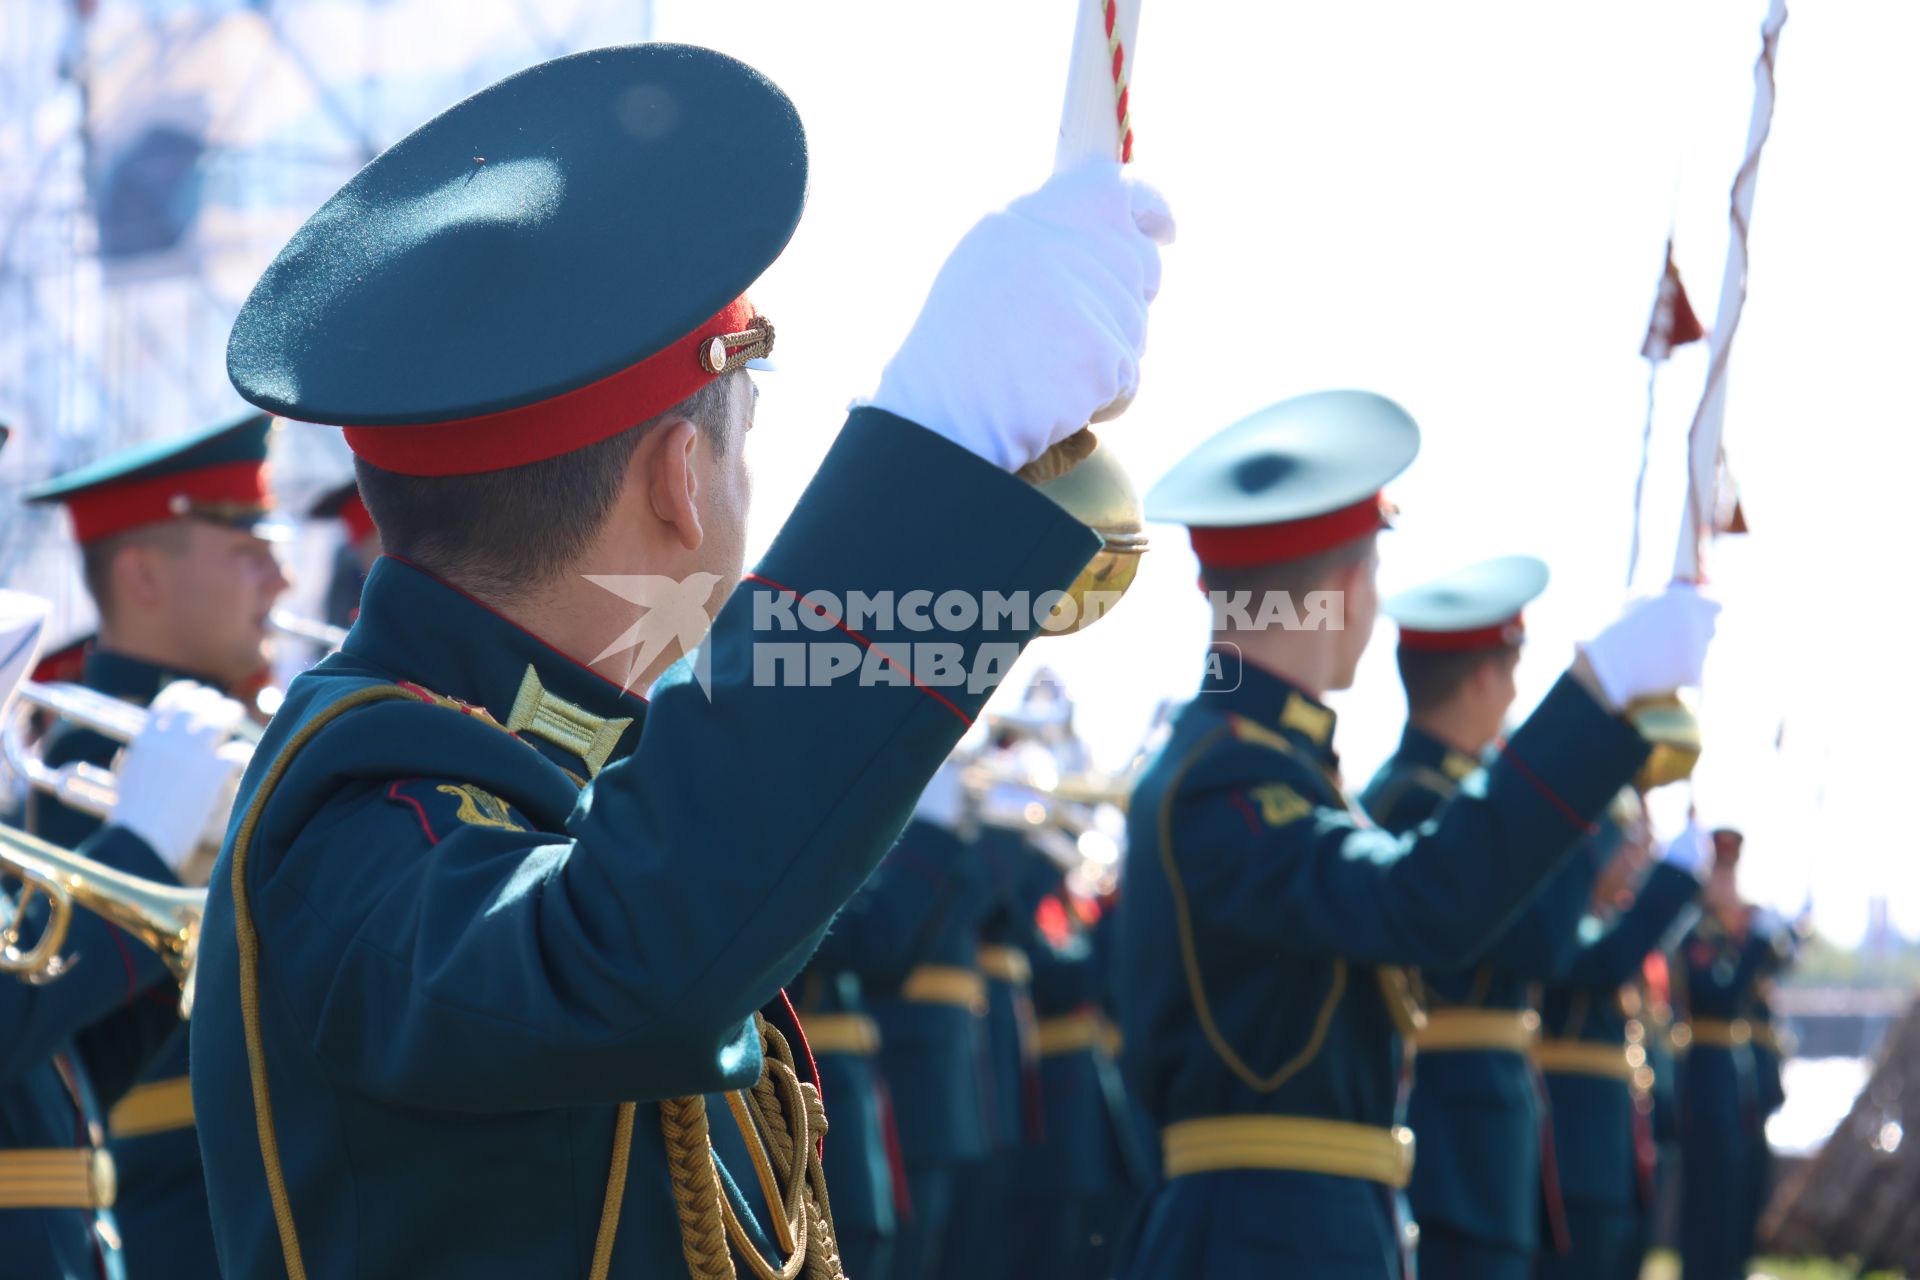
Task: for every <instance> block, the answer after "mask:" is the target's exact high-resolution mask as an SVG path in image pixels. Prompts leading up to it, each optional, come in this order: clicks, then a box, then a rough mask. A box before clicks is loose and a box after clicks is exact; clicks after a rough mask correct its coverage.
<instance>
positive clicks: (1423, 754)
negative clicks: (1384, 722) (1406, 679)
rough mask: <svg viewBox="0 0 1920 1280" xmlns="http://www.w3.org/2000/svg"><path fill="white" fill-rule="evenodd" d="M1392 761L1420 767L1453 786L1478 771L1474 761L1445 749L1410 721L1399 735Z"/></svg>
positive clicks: (1460, 752) (1438, 740) (1477, 764)
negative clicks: (1431, 771)
mask: <svg viewBox="0 0 1920 1280" xmlns="http://www.w3.org/2000/svg"><path fill="white" fill-rule="evenodd" d="M1394 759H1395V760H1396V761H1397V762H1399V763H1401V764H1413V765H1424V766H1426V767H1427V768H1429V769H1432V770H1434V771H1435V772H1436V773H1439V774H1441V775H1442V776H1443V777H1445V778H1447V779H1449V780H1450V781H1453V782H1462V781H1465V780H1466V778H1467V777H1468V775H1470V774H1472V773H1474V772H1475V771H1476V770H1478V769H1479V768H1480V762H1479V761H1478V760H1475V759H1474V758H1473V757H1472V756H1470V755H1468V754H1467V753H1466V752H1464V751H1457V750H1455V749H1454V748H1452V747H1450V746H1448V745H1447V744H1446V743H1444V742H1442V741H1440V739H1438V738H1436V737H1434V736H1433V735H1432V734H1430V733H1428V732H1427V731H1426V730H1425V729H1422V728H1420V727H1419V726H1418V725H1416V724H1414V723H1413V722H1412V721H1411V720H1409V721H1408V722H1407V728H1406V731H1405V732H1404V733H1402V734H1401V735H1400V748H1399V750H1397V751H1395V752H1394Z"/></svg>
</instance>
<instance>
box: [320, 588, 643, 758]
mask: <svg viewBox="0 0 1920 1280" xmlns="http://www.w3.org/2000/svg"><path fill="white" fill-rule="evenodd" d="M342 652H344V653H346V654H347V655H348V656H349V657H353V658H357V659H360V660H362V661H364V662H368V663H370V664H372V665H373V666H375V667H377V668H379V669H381V670H382V671H385V672H387V673H390V674H392V675H394V676H396V677H397V678H398V679H400V680H402V681H404V682H409V683H413V684H418V685H420V686H422V687H423V688H425V689H427V690H429V691H431V692H433V693H437V694H439V695H441V696H442V697H446V698H453V699H455V700H457V701H459V702H464V703H466V704H468V705H469V706H474V707H480V708H483V709H485V710H486V711H487V713H488V714H490V715H491V716H492V717H493V718H494V719H495V720H497V721H499V722H500V724H502V725H504V726H506V727H507V728H508V729H509V730H512V731H513V732H515V733H517V734H518V735H519V736H520V737H521V738H522V739H524V740H525V741H527V742H529V743H531V744H532V745H533V746H534V747H535V748H536V749H538V750H539V751H540V753H541V754H542V755H544V756H546V757H548V758H549V759H551V760H553V761H554V762H555V763H557V764H559V765H560V766H561V767H563V768H565V769H567V770H569V771H570V772H573V773H575V774H578V775H580V776H581V777H582V778H583V779H591V778H592V777H593V776H595V775H597V774H598V773H599V772H600V770H601V769H602V768H603V767H605V765H606V764H608V763H609V762H611V761H613V760H618V759H620V758H621V757H623V756H625V755H627V754H628V753H629V752H631V751H632V750H633V748H634V746H635V744H637V743H638V741H639V739H640V724H641V721H642V719H643V718H644V717H645V715H646V708H647V703H646V699H644V698H642V697H640V696H638V695H637V694H633V693H629V692H627V691H626V690H625V689H622V688H621V687H620V686H619V685H617V684H615V683H614V682H613V681H611V680H608V679H606V678H605V677H604V676H601V675H599V674H598V673H597V672H594V671H592V670H590V669H589V668H587V667H585V666H583V665H582V664H580V663H578V662H576V661H574V660H573V659H572V658H570V657H568V656H567V655H566V654H564V653H561V652H560V651H559V650H558V649H555V648H554V647H553V646H552V645H550V644H548V643H547V642H546V641H544V640H542V639H541V638H540V637H539V636H536V635H534V634H533V633H532V632H531V631H528V630H526V629H525V628H524V627H521V626H520V625H519V624H517V623H515V622H512V621H510V620H509V619H507V618H505V617H503V616H501V615H500V614H498V613H496V612H494V611H493V610H492V609H490V608H488V607H487V606H486V605H484V604H482V603H481V602H480V601H478V600H476V599H474V598H473V597H472V596H470V595H468V594H467V593H466V592H464V591H462V590H460V589H459V588H458V587H456V586H454V585H453V584H452V583H449V582H446V581H443V580H442V579H440V578H437V577H435V576H434V575H433V574H431V573H429V572H427V571H426V570H425V569H422V568H420V567H419V566H418V565H414V564H410V563H408V562H407V561H405V560H401V559H399V558H398V557H395V556H382V557H380V559H379V560H377V561H375V562H374V566H373V572H372V573H370V574H368V575H367V585H366V589H365V591H364V592H363V594H362V596H361V607H360V617H359V620H358V621H357V622H356V623H355V624H354V627H353V631H352V632H351V633H350V634H349V635H348V637H347V642H346V645H345V646H344V648H343V650H342Z"/></svg>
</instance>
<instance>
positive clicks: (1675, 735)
mask: <svg viewBox="0 0 1920 1280" xmlns="http://www.w3.org/2000/svg"><path fill="white" fill-rule="evenodd" d="M1786 21H1787V6H1786V0H1770V3H1769V5H1768V8H1767V17H1766V21H1765V22H1763V23H1762V24H1761V27H1760V56H1759V58H1758V59H1756V60H1755V62H1754V65H1753V117H1752V120H1751V122H1750V123H1749V124H1748V127H1747V148H1746V151H1745V152H1744V153H1743V154H1742V158H1741V161H1740V168H1739V169H1738V171H1736V172H1735V174H1734V176H1733V191H1732V194H1731V197H1730V200H1729V204H1730V210H1729V215H1728V216H1729V221H1730V222H1731V224H1732V228H1731V233H1730V235H1729V236H1728V239H1727V266H1726V271H1725V272H1724V274H1723V275H1722V276H1721V279H1720V305H1719V307H1718V308H1717V309H1716V310H1715V312H1714V316H1713V334H1712V337H1711V339H1710V341H1709V350H1710V355H1709V357H1708V363H1707V382H1706V386H1705V388H1704V389H1703V390H1702V391H1701V393H1700V404H1699V406H1698V407H1697V408H1695V410H1694V413H1693V424H1692V426H1690V427H1689V428H1688V431H1687V505H1686V510H1685V511H1684V512H1683V513H1682V515H1681V518H1680V544H1679V547H1678V549H1677V550H1676V552H1675V554H1674V560H1673V580H1674V581H1675V582H1700V581H1702V580H1703V579H1704V574H1703V572H1702V561H1703V554H1702V553H1703V549H1704V545H1705V542H1706V540H1707V539H1708V538H1709V537H1711V536H1712V535H1713V534H1714V533H1716V532H1718V531H1719V529H1718V527H1717V523H1716V521H1715V519H1714V508H1715V505H1716V502H1715V499H1716V496H1717V491H1718V486H1719V478H1720V472H1721V465H1722V461H1723V448H1722V444H1721V441H1722V437H1723V436H1724V434H1725V428H1726V420H1727V361H1728V357H1729V356H1730V355H1731V354H1732V349H1733V335H1734V333H1735V331H1736V330H1738V329H1739V327H1740V312H1741V309H1742V308H1743V307H1745V305H1746V301H1747V228H1748V227H1749V226H1751V225H1752V222H1753V193H1754V188H1755V187H1756V186H1758V185H1759V181H1760V153H1761V151H1762V150H1763V149H1764V148H1765V147H1766V145H1767V135H1768V134H1769V133H1770V132H1771V131H1772V128H1773V97H1774V59H1775V57H1776V55H1777V54H1778V53H1779V48H1780V29H1781V27H1783V26H1785V25H1786ZM1627 717H1628V719H1630V720H1631V721H1633V724H1634V727H1635V728H1637V729H1639V730H1640V733H1641V734H1642V736H1644V737H1645V738H1646V739H1647V741H1648V742H1650V743H1652V744H1653V754H1652V755H1651V756H1649V757H1648V758H1647V762H1646V764H1645V765H1643V766H1642V767H1641V771H1640V778H1639V781H1640V783H1641V784H1642V786H1643V787H1644V788H1652V787H1658V786H1664V785H1666V784H1667V783H1669V782H1678V781H1680V780H1681V779H1683V778H1687V777H1691V776H1692V774H1693V769H1694V766H1695V765H1696V764H1698V763H1699V761H1700V749H1701V741H1700V718H1699V715H1698V713H1697V712H1696V711H1695V709H1694V707H1693V705H1692V703H1691V701H1690V700H1689V699H1688V698H1687V697H1685V696H1684V695H1682V694H1680V693H1672V694H1667V695H1665V696H1663V697H1658V698H1645V699H1641V700H1639V701H1637V702H1635V703H1634V704H1633V705H1632V706H1630V707H1628V708H1627Z"/></svg>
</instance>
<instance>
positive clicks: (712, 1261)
mask: <svg viewBox="0 0 1920 1280" xmlns="http://www.w3.org/2000/svg"><path fill="white" fill-rule="evenodd" d="M660 1132H661V1133H662V1134H663V1135H664V1136H665V1138H666V1140H667V1175H668V1177H669V1178H670V1179H671V1180H672V1182H673V1203H674V1208H675V1210H676V1211H677V1212H678V1213H679V1217H680V1250H681V1252H682V1253H684V1254H685V1255H686V1259H687V1275H688V1276H690V1277H692V1280H734V1276H733V1259H732V1258H731V1257H729V1256H728V1254H727V1233H726V1229H725V1227H724V1226H723V1225H722V1224H721V1221H720V1204H721V1201H722V1199H723V1198H724V1197H723V1196H722V1195H721V1194H720V1175H719V1174H718V1173H716V1172H715V1171H714V1167H713V1146H712V1142H711V1140H710V1138H709V1136H708V1134H707V1103H706V1099H704V1098H698V1097H694V1098H668V1099H667V1100H666V1101H664V1102H662V1103H661V1104H660Z"/></svg>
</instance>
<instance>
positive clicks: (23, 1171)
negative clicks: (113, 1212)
mask: <svg viewBox="0 0 1920 1280" xmlns="http://www.w3.org/2000/svg"><path fill="white" fill-rule="evenodd" d="M115 1185H116V1184H115V1178H114V1172H113V1156H112V1155H111V1154H110V1153H108V1152H106V1151H98V1150H93V1149H91V1148H87V1147H41V1148H38V1149H35V1148H24V1149H21V1150H17V1151H0V1209H111V1208H112V1207H113V1196H114V1190H115Z"/></svg>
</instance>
